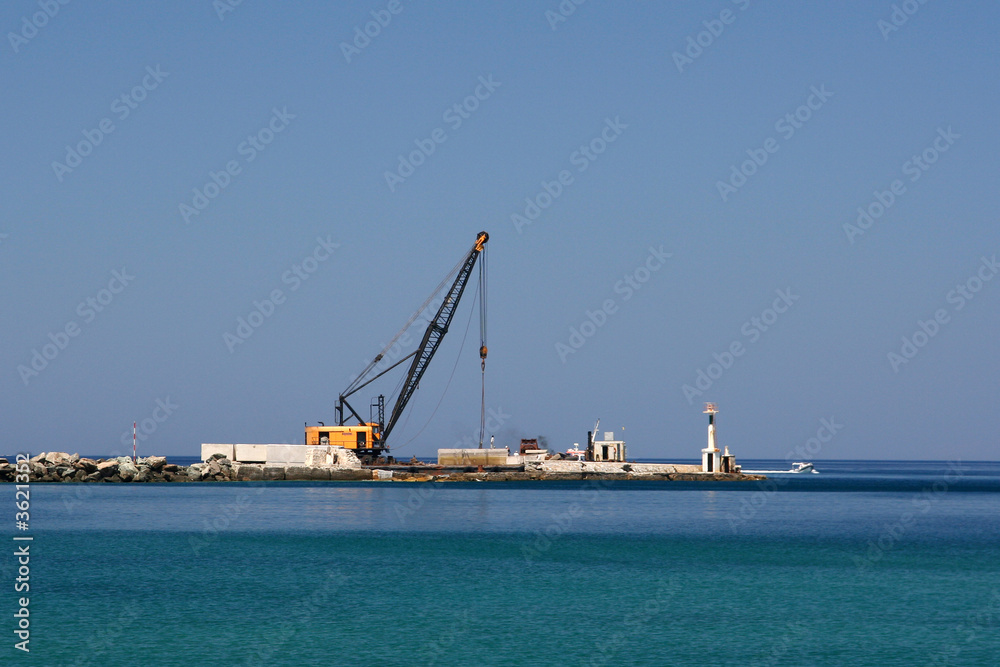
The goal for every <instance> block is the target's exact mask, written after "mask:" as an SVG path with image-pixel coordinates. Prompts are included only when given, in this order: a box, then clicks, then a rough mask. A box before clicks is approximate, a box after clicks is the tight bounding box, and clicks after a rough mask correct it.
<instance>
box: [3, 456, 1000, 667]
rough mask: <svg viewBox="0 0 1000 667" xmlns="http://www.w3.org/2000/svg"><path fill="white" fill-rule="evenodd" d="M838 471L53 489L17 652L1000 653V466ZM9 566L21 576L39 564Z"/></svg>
mask: <svg viewBox="0 0 1000 667" xmlns="http://www.w3.org/2000/svg"><path fill="white" fill-rule="evenodd" d="M765 465H766V463H764V462H760V467H764V466H765ZM753 466H754V467H757V466H758V462H753ZM747 467H750V464H747ZM817 467H818V468H819V469H820V470H823V471H824V472H823V473H821V474H819V475H811V476H805V475H799V476H795V477H792V478H774V479H773V480H771V481H770V482H768V483H764V484H758V483H742V484H720V483H714V484H712V483H690V484H688V483H677V482H674V483H670V482H638V483H636V482H632V483H606V482H570V483H512V484H500V483H479V484H476V483H462V484H434V485H431V484H420V485H413V484H403V483H388V482H382V483H270V484H267V485H253V484H220V483H214V484H213V483H209V484H182V485H178V484H169V485H168V484H160V485H110V484H109V485H68V484H64V485H43V484H34V485H32V487H31V501H32V512H31V519H32V525H31V530H30V534H31V535H32V536H33V537H34V541H33V542H31V591H30V596H31V600H30V612H31V643H30V647H31V653H30V654H28V655H25V654H23V653H22V652H21V651H17V650H15V649H14V648H13V644H14V642H15V641H16V638H15V637H14V635H13V633H12V630H13V629H14V627H15V626H14V621H15V619H13V618H12V617H11V616H10V615H9V614H7V615H6V617H7V618H8V626H9V629H7V630H5V636H7V637H8V638H9V644H8V646H7V647H5V648H4V649H3V653H2V655H4V656H5V657H4V658H3V660H2V661H0V662H2V663H3V664H39V665H74V664H76V665H88V664H93V665H202V664H204V665H240V664H259V665H366V664H379V665H411V664H436V665H454V664H473V665H475V664H489V665H547V664H568V665H577V664H579V665H616V664H641V665H944V664H948V665H995V664H998V662H1000V659H998V658H1000V465H997V464H989V463H962V464H957V465H956V464H952V465H951V466H949V464H947V463H943V462H901V463H881V464H868V463H860V462H828V463H825V464H821V463H817ZM4 488H6V489H8V491H9V495H10V496H11V498H13V486H12V485H5V486H4ZM11 505H13V502H11ZM11 514H12V516H11V517H10V518H11V524H12V523H13V510H12V511H11ZM8 535H9V537H8V540H10V537H11V536H13V531H8ZM8 544H14V543H13V542H8ZM5 551H7V552H8V554H10V553H12V552H13V548H10V549H7V550H5ZM2 568H3V573H2V577H3V578H4V579H5V580H6V582H10V583H9V584H8V583H5V586H7V590H8V591H11V590H12V588H13V582H14V579H15V577H16V576H17V574H16V568H17V563H16V562H15V560H14V559H13V558H11V557H10V555H8V556H6V557H5V559H4V560H3V561H2ZM15 597H16V596H15V594H14V593H13V592H10V593H8V595H7V597H6V600H7V601H8V602H7V608H8V609H10V610H11V612H13V610H14V609H16V606H15V605H16V601H15Z"/></svg>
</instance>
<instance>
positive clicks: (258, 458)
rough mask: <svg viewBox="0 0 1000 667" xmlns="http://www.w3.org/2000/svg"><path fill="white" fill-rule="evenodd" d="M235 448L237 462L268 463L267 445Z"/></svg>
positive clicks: (235, 446)
mask: <svg viewBox="0 0 1000 667" xmlns="http://www.w3.org/2000/svg"><path fill="white" fill-rule="evenodd" d="M233 447H234V448H235V450H236V451H235V454H236V458H235V459H233V460H235V461H239V462H240V463H266V462H267V445H233Z"/></svg>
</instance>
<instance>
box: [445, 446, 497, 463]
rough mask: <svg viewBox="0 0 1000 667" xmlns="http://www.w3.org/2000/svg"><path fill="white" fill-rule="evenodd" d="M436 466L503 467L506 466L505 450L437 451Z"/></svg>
mask: <svg viewBox="0 0 1000 667" xmlns="http://www.w3.org/2000/svg"><path fill="white" fill-rule="evenodd" d="M438 465H442V466H503V465H507V450H506V449H439V450H438Z"/></svg>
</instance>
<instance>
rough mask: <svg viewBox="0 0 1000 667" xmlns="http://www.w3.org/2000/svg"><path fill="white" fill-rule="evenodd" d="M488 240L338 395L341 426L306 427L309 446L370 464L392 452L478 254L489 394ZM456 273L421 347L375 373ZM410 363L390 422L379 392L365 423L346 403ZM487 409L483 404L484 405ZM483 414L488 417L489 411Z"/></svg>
mask: <svg viewBox="0 0 1000 667" xmlns="http://www.w3.org/2000/svg"><path fill="white" fill-rule="evenodd" d="M489 238H490V236H489V234H487V233H486V232H479V234H477V235H476V242H475V243H474V244H473V246H472V248H471V249H470V250H469V251H468V252H467V253H466V254H465V256H464V257H463V258H462V259H461V261H459V263H458V264H457V265H456V266H455V268H453V269H452V270H451V272H450V273H449V274H448V275H447V276H445V279H444V280H443V281H442V282H441V284H440V285H438V288H437V289H436V290H434V292H433V293H432V294H431V296H430V297H428V299H427V300H426V301H425V302H424V304H423V305H422V306H421V307H420V308H419V309H418V310H417V312H416V313H414V314H413V316H412V317H411V318H410V320H409V321H408V322H407V323H406V324H405V325H403V328H402V329H401V330H400V331H399V333H397V334H396V336H395V337H394V338H393V339H392V340H391V341H390V342H389V343H388V344H387V345H386V346H385V347H384V348H383V349H382V351H381V352H379V354H377V355H376V356H375V358H374V359H372V361H371V362H370V363H369V364H368V366H367V367H366V368H365V369H364V370H363V371H362V372H361V374H360V375H358V376H357V377H356V378H355V379H354V380H353V381H352V382H351V383H350V385H348V387H347V388H346V389H345V390H344V391H343V392H342V393H341V394H340V396H339V397H338V399H337V407H336V416H337V425H336V426H326V425H324V424H323V423H322V422H320V425H319V426H309V425H306V427H305V436H306V444H307V445H323V444H329V445H337V446H341V447H346V448H348V449H353V450H355V451H356V453H357V454H358V455H359V456H360V457H361V459H362V461H363V462H371V461H372V460H373V459H375V458H377V457H379V456H381V455H382V454H383V452H388V451H389V445H388V442H387V441H388V438H389V434H390V433H392V430H393V428H394V427H395V426H396V424H397V423H398V422H399V418H400V417H401V416H402V414H403V411H404V410H405V409H406V404H407V403H409V401H410V399H411V398H412V397H413V393H414V392H415V391H416V390H417V386H418V385H419V384H420V379H421V378H422V377H423V375H424V372H425V371H426V370H427V366H428V364H430V362H431V359H433V358H434V354H435V352H437V350H438V347H440V345H441V341H442V340H443V339H444V336H445V334H446V333H448V327H449V326H450V324H451V320H452V317H454V315H455V310H456V308H458V303H459V301H460V300H461V298H462V294H463V293H464V292H465V287H466V285H467V284H468V282H469V278H470V277H471V275H472V272H473V269H474V268H475V265H476V260H477V259H479V258H480V255H482V256H483V259H482V261H480V263H479V269H480V276H479V277H480V280H479V289H480V294H479V307H480V347H479V356H480V359H481V369H482V372H483V392H484V395H485V387H486V381H485V373H486V354H487V349H486V258H485V247H486V242H487V241H489ZM453 275H454V276H455V279H454V281H453V282H452V283H451V286H450V287H449V288H448V291H447V293H446V295H445V296H444V299H443V301H442V302H441V305H440V306H439V307H438V309H437V312H436V314H435V315H434V317H433V318H432V319H431V320H430V321H429V322H428V324H427V328H426V329H425V330H424V334H423V337H422V338H421V340H420V344H419V345H418V346H417V349H416V350H414V351H413V352H410V353H409V354H407V355H406V356H404V357H402V358H401V359H399V360H398V361H396V362H395V363H393V364H392V365H391V366H389V367H388V368H386V369H384V370H382V371H380V372H376V370H377V368H376V366H377V365H378V364H379V363H380V362H381V361H382V359H383V358H384V356H385V354H386V353H387V352H388V351H389V350H390V349H392V347H393V346H394V345H395V344H396V342H397V341H398V340H399V338H400V337H401V336H402V335H403V334H404V333H405V332H406V331H407V330H408V329H409V327H410V325H411V324H413V322H414V321H415V320H416V319H417V317H418V316H419V315H420V314H421V313H422V312H423V311H424V310H425V309H426V308H427V306H428V304H429V303H430V302H431V300H432V299H433V298H434V296H435V295H436V294H438V293H439V292H440V291H441V288H442V287H444V285H446V284H447V282H448V280H449V279H450V278H451V276H453ZM406 361H410V366H409V369H408V371H407V373H406V378H405V379H404V381H403V383H402V385H401V388H400V390H399V394H398V395H397V397H396V401H395V403H394V404H393V406H392V410H391V411H390V413H389V420H388V421H386V419H385V396H384V395H381V394H380V395H379V396H378V398H377V399H376V400H375V401H374V402H372V403H371V405H370V406H369V410H370V414H369V418H368V420H367V421H366V420H365V419H364V418H362V417H361V415H360V414H358V411H357V410H355V409H354V407H353V406H352V405H351V404H350V403H349V402H348V400H347V399H348V398H350V397H351V396H353V395H354V394H355V393H357V392H358V391H359V390H361V389H363V388H364V387H367V386H368V385H369V384H371V383H372V382H374V381H375V380H377V379H378V378H380V377H382V376H383V375H385V374H386V373H388V372H389V371H391V370H392V369H394V368H396V367H397V366H399V365H400V364H403V363H404V362H406ZM483 405H484V406H485V402H484V404H483ZM345 408H346V412H345ZM482 414H483V415H485V412H483V413H482ZM352 419H353V420H356V421H357V423H356V424H348V423H347V421H349V420H352ZM481 423H482V421H481ZM480 440H482V429H481V432H480ZM481 444H482V443H480V446H481Z"/></svg>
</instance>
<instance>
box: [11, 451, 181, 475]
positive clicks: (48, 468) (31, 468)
mask: <svg viewBox="0 0 1000 667" xmlns="http://www.w3.org/2000/svg"><path fill="white" fill-rule="evenodd" d="M28 474H29V479H30V481H32V482H186V481H188V476H187V469H186V468H185V467H184V466H178V465H173V464H170V463H167V459H166V457H165V456H148V457H146V458H141V459H138V460H137V461H134V462H133V461H132V459H131V458H130V457H128V456H119V457H117V458H112V459H88V458H86V457H81V456H80V455H79V454H67V453H65V452H42V453H41V454H37V455H35V456H32V457H31V458H30V459H28ZM14 477H15V465H14V464H13V463H11V462H10V461H8V460H7V459H3V458H0V482H13V481H14Z"/></svg>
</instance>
